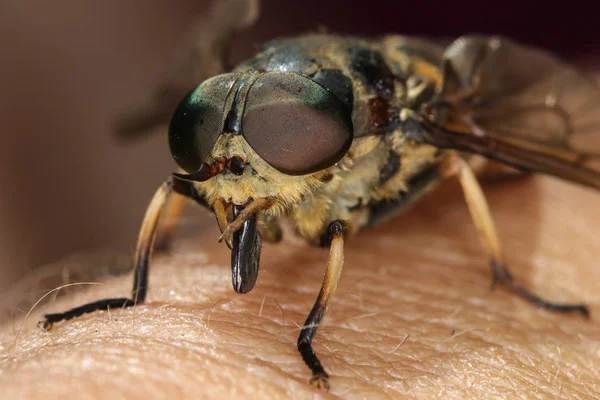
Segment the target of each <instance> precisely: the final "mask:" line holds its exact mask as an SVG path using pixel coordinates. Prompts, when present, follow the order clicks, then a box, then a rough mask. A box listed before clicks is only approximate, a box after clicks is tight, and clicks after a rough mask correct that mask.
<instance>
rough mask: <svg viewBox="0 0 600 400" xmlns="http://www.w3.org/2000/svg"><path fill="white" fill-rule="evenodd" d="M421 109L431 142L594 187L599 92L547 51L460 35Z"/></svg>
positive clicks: (597, 181)
mask: <svg viewBox="0 0 600 400" xmlns="http://www.w3.org/2000/svg"><path fill="white" fill-rule="evenodd" d="M442 107H444V108H445V113H440V112H439V111H441V108H442ZM448 107H449V108H448ZM425 109H426V112H425V113H424V114H423V115H422V116H421V118H422V126H423V127H424V128H425V130H426V131H427V132H425V133H424V137H427V140H426V141H427V142H429V143H431V144H434V145H437V146H439V147H449V148H455V149H461V150H467V151H472V152H476V153H479V154H482V155H484V156H487V157H488V158H491V159H495V160H498V161H502V162H505V163H508V164H511V165H513V166H515V167H519V168H522V169H526V170H531V171H535V172H541V173H548V174H551V175H556V176H559V177H561V178H564V179H568V180H572V181H576V182H579V183H582V184H586V185H590V186H594V187H597V188H600V90H599V88H598V87H597V86H596V84H595V82H594V81H593V80H591V79H590V78H588V77H586V76H584V75H583V74H582V73H580V72H578V71H577V70H576V69H575V68H573V67H572V66H570V65H568V64H566V63H564V62H562V61H560V60H559V59H557V58H556V57H554V56H552V55H551V54H549V53H547V52H544V51H542V50H540V49H536V48H532V47H528V46H524V45H521V44H518V43H515V42H513V41H510V40H508V39H506V38H501V37H486V36H466V37H462V38H459V39H457V40H456V41H454V42H453V43H452V44H451V45H450V46H448V48H447V50H446V52H445V64H444V83H443V85H442V86H441V89H440V91H439V93H438V97H437V100H436V101H434V102H432V103H431V104H430V105H428V106H426V107H425ZM448 110H449V113H448ZM425 114H426V115H425ZM440 115H444V116H443V117H440Z"/></svg>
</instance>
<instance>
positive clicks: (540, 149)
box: [43, 0, 600, 389]
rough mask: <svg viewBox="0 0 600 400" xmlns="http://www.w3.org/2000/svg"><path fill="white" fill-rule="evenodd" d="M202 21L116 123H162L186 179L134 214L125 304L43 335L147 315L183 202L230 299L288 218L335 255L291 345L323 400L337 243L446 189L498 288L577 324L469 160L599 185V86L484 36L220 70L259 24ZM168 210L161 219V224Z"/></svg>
mask: <svg viewBox="0 0 600 400" xmlns="http://www.w3.org/2000/svg"><path fill="white" fill-rule="evenodd" d="M209 14H210V15H209V16H208V18H207V19H206V20H205V21H203V22H202V24H201V25H200V26H201V29H199V32H196V33H195V35H196V36H195V37H194V38H193V39H197V37H201V38H203V40H202V41H198V40H194V41H192V42H193V49H192V51H191V52H190V53H191V54H192V57H191V59H190V60H189V62H190V63H189V64H185V65H182V66H179V67H178V68H177V69H176V70H175V71H176V72H175V73H174V74H173V75H172V76H171V77H169V78H168V79H167V80H166V81H165V83H164V84H163V85H162V86H161V87H160V88H159V89H158V90H157V91H156V92H155V93H154V94H153V95H152V96H150V98H149V100H148V102H147V103H144V104H143V105H141V106H140V107H139V108H138V109H136V110H134V111H133V112H132V113H131V114H130V115H129V116H127V117H126V118H124V119H121V120H120V123H119V127H120V133H121V135H122V136H125V137H132V136H138V135H140V134H143V133H144V132H146V131H147V130H148V128H150V127H153V126H155V125H159V124H163V123H164V124H169V129H168V137H169V146H170V150H171V153H172V155H173V158H174V160H175V161H176V163H177V164H178V166H179V167H180V169H181V170H180V171H179V172H178V173H174V174H173V176H172V177H170V178H169V179H168V180H167V181H165V182H164V183H163V184H162V185H161V186H160V187H159V189H158V190H157V191H156V193H155V195H154V197H153V199H152V201H151V202H150V205H149V206H148V209H147V211H146V215H145V217H144V220H143V223H142V227H141V229H140V234H139V238H138V244H137V247H136V252H135V261H134V263H135V274H134V283H133V289H132V295H131V297H128V298H116V299H105V300H100V301H97V302H93V303H90V304H85V305H83V306H81V307H77V308H74V309H72V310H69V311H66V312H62V313H56V314H48V315H46V316H45V321H44V324H43V326H44V328H45V329H47V330H48V329H50V328H51V327H52V324H53V323H55V322H58V321H62V320H68V319H71V318H74V317H77V316H80V315H82V314H84V313H87V312H92V311H96V310H106V309H109V308H112V309H118V308H125V307H130V306H134V305H136V304H139V303H142V302H144V301H145V298H146V293H147V289H148V267H149V259H150V255H151V253H152V250H153V243H154V239H155V237H156V235H157V232H158V233H159V240H158V242H159V245H158V247H159V248H162V247H163V246H164V245H165V244H168V242H169V239H170V237H171V234H172V232H173V231H174V230H175V228H176V225H177V217H178V216H180V215H181V213H182V210H183V207H184V206H185V204H186V202H187V201H189V200H193V201H195V202H197V203H199V204H200V205H202V206H204V207H206V208H208V209H209V210H211V211H212V212H213V213H214V215H215V217H216V221H217V224H218V226H219V228H220V230H221V236H220V237H219V240H220V241H221V242H224V244H226V245H227V246H228V247H229V248H230V249H231V276H232V285H233V288H234V290H235V291H236V292H237V293H248V292H249V291H251V290H252V289H253V288H254V286H255V284H256V281H257V276H258V268H259V265H260V255H261V251H262V241H263V240H265V241H269V242H277V241H279V240H281V237H282V233H281V232H282V231H281V227H280V221H281V220H282V219H283V218H287V220H288V221H290V222H291V224H292V226H293V227H294V228H295V230H296V232H297V233H298V234H300V235H301V236H302V237H304V238H305V239H306V240H307V241H309V242H310V243H312V244H315V245H319V246H325V247H328V248H329V252H330V255H329V259H328V262H327V265H326V269H325V276H324V280H323V285H322V287H321V291H320V292H319V295H318V297H317V299H316V301H315V304H314V306H313V308H312V310H311V311H310V313H309V315H308V317H307V319H306V322H305V324H304V326H303V327H302V329H301V332H300V335H299V337H298V342H297V347H298V350H299V352H300V354H301V356H302V359H303V360H304V362H305V363H306V365H307V366H308V367H309V368H310V370H311V372H312V378H311V379H310V382H311V383H313V384H315V385H316V386H318V387H320V388H323V389H328V388H329V375H328V373H327V372H326V371H325V368H324V367H323V365H322V364H321V362H320V360H319V358H318V357H317V355H316V354H315V351H314V349H313V347H312V341H313V338H314V336H315V335H316V333H317V329H318V327H319V324H320V323H321V321H322V320H323V318H324V316H325V314H326V311H327V309H328V307H329V305H330V301H331V299H332V296H333V293H334V292H335V289H336V287H337V282H338V280H339V277H340V274H341V271H342V265H343V260H344V251H343V249H344V241H345V238H346V237H347V236H348V235H353V234H357V233H359V232H360V231H361V230H363V229H366V228H369V227H371V226H373V225H376V224H378V223H380V222H382V221H384V220H388V219H390V218H392V217H395V216H397V215H399V214H400V213H401V212H402V211H404V210H405V209H407V208H408V207H409V206H411V205H412V204H414V203H415V202H416V201H418V200H419V199H421V198H422V197H423V196H424V195H426V194H428V193H430V192H432V191H433V190H434V189H435V188H436V186H437V185H438V184H439V183H440V182H442V181H444V180H445V179H450V178H455V179H457V180H458V181H459V183H460V185H461V187H462V189H463V193H464V196H465V199H466V201H467V206H468V208H469V211H470V214H471V217H472V219H473V222H474V224H475V225H476V227H477V231H478V233H479V239H480V241H481V244H482V246H483V248H484V251H485V254H486V256H487V257H488V259H489V265H490V269H491V272H492V279H493V282H494V283H495V284H498V285H500V284H501V285H502V286H504V287H505V288H506V289H507V290H509V291H511V292H513V293H515V294H516V295H518V296H520V297H522V298H523V299H525V300H527V301H529V302H532V303H534V304H536V305H537V306H540V307H543V308H545V309H548V310H552V311H558V312H577V313H580V314H581V315H583V316H585V317H589V310H588V308H587V306H585V305H584V304H560V303H555V302H552V301H548V300H545V299H543V298H541V297H539V296H537V295H536V294H535V293H532V292H531V291H529V290H527V289H526V288H524V287H523V286H521V285H519V284H518V283H516V282H514V280H513V278H512V275H511V273H510V271H509V269H508V267H507V266H506V265H505V263H504V253H503V251H502V248H501V245H500V241H499V239H498V236H497V234H496V229H495V224H494V222H493V219H492V217H491V212H490V210H489V208H488V205H487V202H486V200H485V196H484V194H483V191H482V190H481V187H480V186H479V184H478V180H477V176H476V171H474V170H473V167H474V165H475V164H474V163H472V161H473V155H479V156H483V157H484V158H485V159H487V160H490V161H493V162H499V163H500V164H501V165H502V166H504V167H511V169H510V170H511V171H514V170H517V171H526V172H537V173H542V174H548V175H552V176H555V177H558V178H561V179H565V180H568V181H571V182H574V183H578V184H582V185H586V186H589V187H593V188H596V189H600V112H598V108H600V89H599V88H598V87H597V86H596V85H595V83H594V82H593V81H591V80H590V79H588V78H587V77H585V76H584V75H583V74H581V73H580V72H578V71H577V70H576V69H575V68H574V67H572V66H570V65H568V64H567V63H565V62H563V61H561V60H559V59H558V58H556V57H555V56H553V55H551V54H549V53H547V52H545V51H543V50H540V49H536V48H532V47H528V46H525V45H523V44H519V43H516V42H514V41H512V40H510V39H508V38H503V37H496V36H481V35H467V36H464V37H461V38H458V39H456V40H454V41H452V42H441V41H439V42H436V41H430V40H421V39H417V38H410V37H405V36H397V35H395V36H386V37H382V38H377V39H365V38H357V37H345V36H339V35H329V34H308V35H302V36H298V37H291V38H281V39H277V40H273V41H270V42H268V43H266V44H265V45H264V46H263V47H262V49H261V50H260V51H259V52H258V53H257V54H256V55H255V56H253V57H251V58H250V59H248V60H246V61H244V62H242V63H240V64H239V65H237V66H236V67H234V68H227V67H226V66H227V62H226V50H227V49H228V48H229V45H230V40H231V38H232V37H233V36H234V34H235V33H237V32H239V31H240V30H242V29H243V28H245V27H247V26H249V25H251V24H252V23H253V21H255V20H256V17H257V15H258V1H257V0H219V1H216V2H215V4H214V7H213V9H212V11H211V12H210V13H209ZM172 193H175V194H178V196H170V195H171V194H172ZM163 209H165V211H164V212H165V214H167V216H168V218H166V221H167V222H165V223H164V224H163V225H160V226H159V217H160V215H161V212H162V210H163Z"/></svg>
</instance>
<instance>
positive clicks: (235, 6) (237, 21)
mask: <svg viewBox="0 0 600 400" xmlns="http://www.w3.org/2000/svg"><path fill="white" fill-rule="evenodd" d="M259 3H260V2H259V0H213V3H212V7H211V9H210V10H209V11H208V12H207V13H206V15H205V17H204V18H202V20H201V21H199V22H198V23H197V24H196V26H195V27H194V28H193V29H192V31H191V32H190V35H189V37H188V40H187V43H184V45H183V46H182V47H181V49H180V52H179V56H178V57H176V58H175V60H174V61H175V62H174V64H173V68H171V70H170V71H169V72H168V73H167V74H166V76H165V78H164V79H163V81H162V82H161V83H160V85H159V86H158V87H157V88H155V89H154V90H152V91H151V92H150V93H148V95H147V97H146V100H145V101H143V102H142V103H140V104H138V105H137V106H134V107H132V108H131V109H130V110H127V111H126V112H124V113H123V114H122V115H120V116H118V117H117V119H116V129H117V133H118V135H119V136H121V137H134V136H138V135H142V134H144V133H145V132H146V131H148V130H149V129H152V128H154V127H156V126H158V125H162V124H165V123H167V122H168V121H169V119H170V118H171V114H172V112H173V111H174V109H175V107H176V106H177V104H179V102H180V101H181V99H183V97H184V96H185V95H186V94H187V93H188V92H189V91H190V90H191V89H192V88H193V87H194V86H196V85H198V84H200V83H201V82H202V81H204V80H205V79H207V78H209V77H211V76H214V75H217V74H220V73H222V72H225V70H226V69H227V65H226V63H227V57H228V51H229V46H230V42H231V40H232V38H233V36H234V35H235V34H236V33H238V32H239V31H242V30H244V29H246V28H248V27H250V26H251V25H253V24H254V22H256V20H257V19H258V16H259V12H260V7H259Z"/></svg>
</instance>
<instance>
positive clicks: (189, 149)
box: [169, 74, 238, 173]
mask: <svg viewBox="0 0 600 400" xmlns="http://www.w3.org/2000/svg"><path fill="white" fill-rule="evenodd" d="M237 77H238V74H224V75H218V76H215V77H213V78H210V79H207V80H206V81H204V82H203V83H201V84H200V85H199V86H197V87H196V88H195V89H194V90H192V91H191V92H189V93H188V94H187V95H186V96H185V98H184V99H183V100H182V101H181V103H179V105H178V106H177V108H176V109H175V112H174V113H173V117H172V118H171V123H170V125H169V147H170V149H171V154H172V155H173V158H174V159H175V162H176V163H177V165H179V167H181V168H182V169H184V170H185V171H187V172H189V173H192V172H196V171H198V170H199V169H200V166H201V165H202V163H203V162H204V160H205V159H206V156H208V154H209V153H210V151H211V149H212V148H213V146H214V145H215V143H216V142H217V139H218V138H219V136H220V135H221V131H222V127H223V113H224V108H225V99H226V97H227V94H228V93H229V91H230V90H231V89H232V87H233V84H234V83H235V81H236V79H237Z"/></svg>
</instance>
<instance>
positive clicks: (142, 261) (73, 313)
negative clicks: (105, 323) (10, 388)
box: [43, 178, 173, 331]
mask: <svg viewBox="0 0 600 400" xmlns="http://www.w3.org/2000/svg"><path fill="white" fill-rule="evenodd" d="M172 179H173V178H169V179H167V180H166V181H165V182H164V183H163V184H162V185H161V186H160V187H159V188H158V190H157V191H156V193H155V194H154V197H153V198H152V201H151V202H150V204H149V205H148V209H147V210H146V214H145V216H144V221H143V222H142V227H141V228H140V233H139V237H138V242H137V246H136V249H135V258H134V273H133V277H134V278H133V279H134V280H133V289H132V293H131V298H127V297H119V298H115V299H104V300H98V301H95V302H92V303H88V304H84V305H82V306H79V307H75V308H73V309H71V310H68V311H65V312H62V313H56V314H46V315H44V322H43V327H44V330H46V331H48V330H50V329H52V325H53V324H54V323H55V322H59V321H63V320H70V319H72V318H75V317H79V316H81V315H83V314H86V313H91V312H94V311H97V310H107V309H110V308H126V307H131V306H134V305H136V304H139V303H143V302H144V300H145V299H146V291H147V288H148V268H149V263H150V257H151V256H152V250H153V247H154V240H155V238H156V227H157V225H158V220H159V218H160V214H161V211H162V209H163V207H164V205H165V203H166V202H167V199H168V198H169V195H170V193H171V190H172V187H173V180H172Z"/></svg>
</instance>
